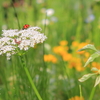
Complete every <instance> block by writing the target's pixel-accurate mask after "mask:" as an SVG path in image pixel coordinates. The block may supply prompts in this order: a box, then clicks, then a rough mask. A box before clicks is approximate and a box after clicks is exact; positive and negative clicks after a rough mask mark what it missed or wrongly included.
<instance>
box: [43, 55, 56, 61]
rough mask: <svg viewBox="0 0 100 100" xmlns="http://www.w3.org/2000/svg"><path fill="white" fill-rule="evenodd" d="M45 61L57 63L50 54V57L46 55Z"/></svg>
mask: <svg viewBox="0 0 100 100" xmlns="http://www.w3.org/2000/svg"><path fill="white" fill-rule="evenodd" d="M44 61H45V62H52V63H57V58H56V57H55V56H54V55H51V54H48V55H44Z"/></svg>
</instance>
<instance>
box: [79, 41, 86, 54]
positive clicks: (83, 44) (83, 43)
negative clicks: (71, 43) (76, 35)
mask: <svg viewBox="0 0 100 100" xmlns="http://www.w3.org/2000/svg"><path fill="white" fill-rule="evenodd" d="M87 44H88V43H85V42H82V43H80V44H79V46H78V48H77V51H78V50H79V49H81V48H83V47H84V46H85V45H87ZM84 52H85V51H80V52H78V54H83V53H84Z"/></svg>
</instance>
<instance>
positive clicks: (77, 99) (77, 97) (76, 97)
mask: <svg viewBox="0 0 100 100" xmlns="http://www.w3.org/2000/svg"><path fill="white" fill-rule="evenodd" d="M69 100H84V98H83V97H82V98H81V97H79V96H75V97H72V98H70V99H69Z"/></svg>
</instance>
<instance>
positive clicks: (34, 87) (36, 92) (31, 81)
mask: <svg viewBox="0 0 100 100" xmlns="http://www.w3.org/2000/svg"><path fill="white" fill-rule="evenodd" d="M20 59H21V63H22V66H23V69H24V70H25V73H26V75H27V77H28V80H29V82H30V84H31V86H32V88H33V90H34V92H35V94H36V96H37V97H38V99H39V100H42V98H41V96H40V94H39V92H38V90H37V88H36V86H35V84H34V82H33V80H32V77H31V75H30V73H29V71H28V69H27V67H26V63H25V59H24V57H23V56H20Z"/></svg>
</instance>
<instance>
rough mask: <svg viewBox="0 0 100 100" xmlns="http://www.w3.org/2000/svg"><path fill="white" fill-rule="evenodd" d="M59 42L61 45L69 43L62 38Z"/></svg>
mask: <svg viewBox="0 0 100 100" xmlns="http://www.w3.org/2000/svg"><path fill="white" fill-rule="evenodd" d="M59 44H60V45H61V46H66V45H67V44H68V41H66V40H62V41H60V42H59Z"/></svg>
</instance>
